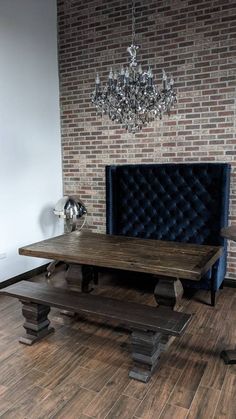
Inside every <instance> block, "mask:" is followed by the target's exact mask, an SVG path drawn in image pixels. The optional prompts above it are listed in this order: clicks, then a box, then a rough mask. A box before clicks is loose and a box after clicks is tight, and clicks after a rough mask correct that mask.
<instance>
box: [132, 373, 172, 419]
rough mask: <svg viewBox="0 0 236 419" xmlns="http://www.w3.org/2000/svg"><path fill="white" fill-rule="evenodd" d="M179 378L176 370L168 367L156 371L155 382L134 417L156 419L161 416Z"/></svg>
mask: <svg viewBox="0 0 236 419" xmlns="http://www.w3.org/2000/svg"><path fill="white" fill-rule="evenodd" d="M179 376H180V373H179V370H178V369H174V368H170V367H168V366H165V368H164V367H163V369H162V370H161V371H158V374H157V378H156V380H155V381H154V383H153V385H152V386H151V388H150V389H149V391H148V393H147V395H146V396H145V397H144V399H143V401H142V402H141V403H140V405H139V407H138V408H137V411H136V412H135V416H137V417H138V418H142V419H156V418H157V417H158V415H160V414H161V412H162V409H163V408H164V406H165V404H166V402H167V400H168V399H169V397H170V394H171V392H172V390H173V388H174V386H175V385H176V383H177V381H178V379H179Z"/></svg>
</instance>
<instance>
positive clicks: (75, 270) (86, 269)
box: [61, 264, 98, 317]
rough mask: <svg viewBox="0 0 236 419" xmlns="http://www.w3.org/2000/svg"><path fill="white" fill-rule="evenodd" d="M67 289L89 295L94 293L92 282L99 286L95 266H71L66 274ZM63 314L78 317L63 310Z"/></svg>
mask: <svg viewBox="0 0 236 419" xmlns="http://www.w3.org/2000/svg"><path fill="white" fill-rule="evenodd" d="M65 279H66V282H67V287H68V289H69V290H71V291H75V292H80V291H81V292H84V293H89V292H92V291H93V288H92V287H91V282H93V283H94V284H96V285H97V283H98V271H97V269H96V268H94V267H93V266H89V265H82V266H81V265H77V264H70V265H69V267H68V270H67V272H66V278H65ZM61 314H63V315H64V316H68V317H77V316H78V315H77V314H76V313H75V312H72V311H68V310H62V311H61Z"/></svg>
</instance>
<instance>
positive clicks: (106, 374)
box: [0, 271, 236, 419]
mask: <svg viewBox="0 0 236 419" xmlns="http://www.w3.org/2000/svg"><path fill="white" fill-rule="evenodd" d="M63 278H64V272H62V271H61V272H59V273H57V274H56V275H55V276H54V277H53V279H52V281H53V283H54V284H55V286H64V280H63ZM37 280H39V281H40V280H43V281H44V277H43V276H41V277H38V278H37ZM101 282H102V284H101V285H100V287H99V288H97V289H96V290H95V293H100V294H103V295H109V296H112V297H114V298H122V297H123V298H126V299H128V300H130V301H140V302H142V303H144V304H150V305H155V302H154V298H153V295H152V292H151V291H147V290H145V291H144V290H143V289H142V288H139V289H138V290H137V289H136V290H132V291H131V290H130V289H129V288H126V287H124V286H119V285H118V282H117V281H115V282H114V281H113V283H112V284H111V280H110V279H109V278H104V280H102V281H101ZM208 299H209V293H207V292H203V291H201V292H198V293H196V294H195V296H194V297H193V298H192V299H191V300H190V299H187V298H185V299H184V300H183V308H184V311H186V312H189V313H194V317H193V320H192V322H191V325H190V326H189V327H188V330H187V332H186V333H185V335H184V336H182V337H181V338H180V339H178V338H176V339H174V338H172V342H171V344H170V346H169V348H168V350H167V352H166V353H165V354H164V355H163V356H162V361H161V363H160V367H159V369H158V370H157V371H156V373H155V375H154V376H153V377H152V379H151V380H150V382H149V383H148V384H143V383H140V382H137V381H134V380H130V379H129V378H128V370H129V366H130V356H129V353H128V351H129V339H128V333H127V332H124V331H123V330H121V329H120V328H119V327H118V325H116V324H113V327H111V325H108V324H106V325H103V324H102V323H101V322H98V320H97V319H95V318H90V319H86V318H81V317H80V318H79V319H77V320H74V319H71V318H68V317H64V316H62V315H61V314H60V311H59V310H56V309H53V310H52V312H51V314H50V319H51V321H52V324H53V326H54V327H55V329H56V333H55V334H54V335H51V336H50V337H48V338H47V339H46V340H45V341H43V342H41V343H38V344H36V345H34V346H32V347H26V346H23V345H20V344H19V343H18V340H17V338H18V337H19V336H20V335H21V332H22V322H23V319H22V315H21V307H20V304H19V303H18V302H17V301H16V300H14V299H11V298H9V297H3V296H0V417H1V418H14V419H21V418H27V419H38V418H58V419H59V418H60V419H73V418H74V419H89V418H100V419H104V418H106V419H113V418H121V419H131V418H133V419H138V418H142V419H151V418H152V419H158V418H161V419H173V418H174V419H184V418H188V419H190V418H191V419H193V418H195V419H201V418H202V419H211V418H217V419H218V418H219V419H223V418H229V419H235V418H236V365H234V366H225V365H224V363H223V361H222V360H221V359H220V357H219V354H220V351H221V350H222V349H223V348H230V347H232V348H233V347H236V326H235V325H236V289H233V288H224V289H223V290H222V291H220V294H219V299H218V302H217V305H216V308H212V307H210V306H208V305H206V304H204V302H206V301H207V300H208Z"/></svg>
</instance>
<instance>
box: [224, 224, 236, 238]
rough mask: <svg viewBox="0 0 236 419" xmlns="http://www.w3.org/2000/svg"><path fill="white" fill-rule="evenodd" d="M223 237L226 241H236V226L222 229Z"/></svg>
mask: <svg viewBox="0 0 236 419" xmlns="http://www.w3.org/2000/svg"><path fill="white" fill-rule="evenodd" d="M221 235H222V236H223V237H225V238H226V239H229V240H235V241H236V226H230V227H225V228H222V230H221Z"/></svg>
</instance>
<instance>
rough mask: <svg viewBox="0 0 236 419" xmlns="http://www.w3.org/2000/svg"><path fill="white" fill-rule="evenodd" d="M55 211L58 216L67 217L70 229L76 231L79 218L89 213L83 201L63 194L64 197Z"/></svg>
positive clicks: (57, 204)
mask: <svg viewBox="0 0 236 419" xmlns="http://www.w3.org/2000/svg"><path fill="white" fill-rule="evenodd" d="M53 212H54V214H55V215H57V216H58V217H60V218H64V219H65V221H66V225H67V229H68V230H69V231H74V230H75V229H76V227H77V223H78V220H79V219H80V218H81V217H83V216H84V215H86V214H87V210H86V207H85V206H84V204H83V202H82V201H80V200H79V199H78V198H76V197H72V196H63V198H61V199H59V201H58V202H57V203H56V205H55V208H54V210H53Z"/></svg>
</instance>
